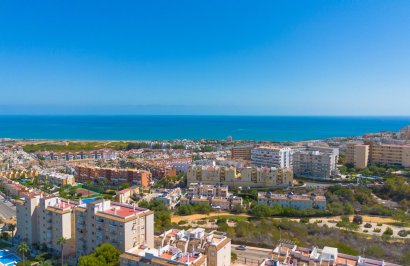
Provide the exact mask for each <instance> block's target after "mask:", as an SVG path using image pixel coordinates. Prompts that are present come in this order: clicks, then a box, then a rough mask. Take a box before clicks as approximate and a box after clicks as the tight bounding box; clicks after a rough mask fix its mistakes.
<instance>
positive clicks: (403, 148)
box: [346, 141, 410, 169]
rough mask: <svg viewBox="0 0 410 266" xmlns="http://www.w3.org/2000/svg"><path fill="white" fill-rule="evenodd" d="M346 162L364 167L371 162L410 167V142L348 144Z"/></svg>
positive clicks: (360, 167) (357, 166)
mask: <svg viewBox="0 0 410 266" xmlns="http://www.w3.org/2000/svg"><path fill="white" fill-rule="evenodd" d="M346 163H350V164H352V165H353V166H354V167H356V168H359V169H363V168H366V167H367V165H368V164H369V163H374V164H381V165H387V166H401V167H410V144H407V143H406V142H405V143H381V142H374V141H365V142H364V143H363V142H351V143H347V144H346Z"/></svg>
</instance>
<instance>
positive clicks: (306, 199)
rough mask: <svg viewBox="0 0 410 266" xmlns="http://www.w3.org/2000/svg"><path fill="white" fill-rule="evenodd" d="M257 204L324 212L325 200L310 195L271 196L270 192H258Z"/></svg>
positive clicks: (322, 197) (321, 197)
mask: <svg viewBox="0 0 410 266" xmlns="http://www.w3.org/2000/svg"><path fill="white" fill-rule="evenodd" d="M258 204H262V205H267V206H270V207H272V206H275V205H279V206H281V207H286V208H293V209H298V210H308V209H318V210H326V198H325V197H324V196H317V195H315V194H312V195H294V194H293V193H289V194H273V193H271V192H259V193H258Z"/></svg>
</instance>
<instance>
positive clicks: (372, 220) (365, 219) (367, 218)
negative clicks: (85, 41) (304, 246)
mask: <svg viewBox="0 0 410 266" xmlns="http://www.w3.org/2000/svg"><path fill="white" fill-rule="evenodd" d="M232 215H234V216H241V217H250V215H248V214H244V213H242V214H232V213H229V212H211V213H209V214H191V215H186V216H179V215H173V216H172V218H171V222H173V223H178V222H179V221H182V220H186V221H188V220H191V221H193V220H200V219H203V218H210V217H215V216H232ZM361 216H362V217H363V222H365V223H394V222H397V220H395V219H393V218H389V217H379V216H369V215H361ZM349 217H350V220H352V219H353V215H350V216H349ZM274 218H275V219H282V217H274ZM311 219H314V220H320V219H330V220H340V216H331V217H315V218H311ZM289 220H297V221H298V220H299V218H290V219H289Z"/></svg>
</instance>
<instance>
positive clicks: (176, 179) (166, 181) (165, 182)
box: [154, 174, 185, 188]
mask: <svg viewBox="0 0 410 266" xmlns="http://www.w3.org/2000/svg"><path fill="white" fill-rule="evenodd" d="M183 176H184V175H181V174H180V175H176V176H168V177H164V178H162V179H160V180H159V181H158V182H156V183H155V184H154V188H175V187H185V182H184V178H183Z"/></svg>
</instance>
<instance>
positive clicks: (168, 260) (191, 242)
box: [120, 228, 231, 266]
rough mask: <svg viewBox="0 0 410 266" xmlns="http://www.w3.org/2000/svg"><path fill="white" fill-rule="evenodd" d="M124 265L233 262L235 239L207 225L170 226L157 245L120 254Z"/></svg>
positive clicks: (194, 265) (218, 265) (224, 264)
mask: <svg viewBox="0 0 410 266" xmlns="http://www.w3.org/2000/svg"><path fill="white" fill-rule="evenodd" d="M120 265H121V266H134V265H144V266H145V265H181V266H183V265H192V266H202V265H203V266H205V265H208V266H228V265H231V239H229V238H228V237H226V236H225V235H221V234H217V233H215V232H211V233H206V232H205V229H203V228H195V229H191V230H179V229H170V230H168V231H166V232H164V233H162V234H161V235H159V236H156V237H155V248H143V249H142V248H137V247H136V248H133V249H131V250H129V251H127V252H125V253H124V254H122V255H121V257H120Z"/></svg>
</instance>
